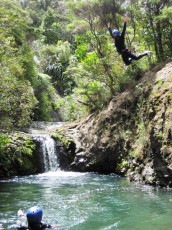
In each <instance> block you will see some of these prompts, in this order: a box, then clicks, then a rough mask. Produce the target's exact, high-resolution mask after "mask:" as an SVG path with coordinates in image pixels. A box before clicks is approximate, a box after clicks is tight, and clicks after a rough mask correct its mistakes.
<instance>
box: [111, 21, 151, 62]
mask: <svg viewBox="0 0 172 230" xmlns="http://www.w3.org/2000/svg"><path fill="white" fill-rule="evenodd" d="M128 20H129V18H128V17H125V18H124V26H123V30H122V33H120V31H119V30H117V29H114V30H112V29H111V27H110V24H109V23H108V30H109V33H110V35H111V36H112V38H113V39H114V43H115V47H116V50H117V52H118V53H119V54H120V55H121V56H122V59H123V61H124V63H125V65H127V66H128V65H130V64H131V63H132V60H139V59H141V58H142V57H144V56H146V55H148V54H151V53H152V52H151V51H145V52H144V53H142V54H140V55H135V54H133V53H132V52H131V51H130V50H129V49H128V48H127V47H126V45H125V32H126V24H127V21H128Z"/></svg>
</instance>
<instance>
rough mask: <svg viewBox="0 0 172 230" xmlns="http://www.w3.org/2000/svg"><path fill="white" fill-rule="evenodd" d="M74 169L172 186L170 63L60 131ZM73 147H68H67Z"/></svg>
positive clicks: (152, 71) (171, 76) (171, 64)
mask: <svg viewBox="0 0 172 230" xmlns="http://www.w3.org/2000/svg"><path fill="white" fill-rule="evenodd" d="M63 133H64V136H65V138H67V139H68V140H69V141H70V145H69V146H68V148H66V154H64V156H63V157H62V160H64V158H65V157H67V158H68V159H69V158H70V159H71V160H70V166H69V168H70V169H72V170H76V171H84V172H86V171H87V172H88V171H93V172H98V173H118V174H121V175H125V176H127V177H128V178H129V179H130V180H131V181H139V182H141V183H144V184H151V185H160V186H168V187H172V62H170V63H167V64H166V65H165V66H164V65H162V64H160V65H158V66H156V67H155V68H154V69H152V70H151V71H149V72H147V73H146V74H145V75H144V76H143V77H142V78H141V79H139V80H137V81H136V82H135V84H133V85H132V86H130V88H128V89H127V90H126V91H125V92H123V93H121V94H118V95H116V96H115V97H114V98H113V99H112V100H111V101H110V103H109V105H108V106H107V107H106V108H105V109H104V110H103V111H101V112H100V113H98V114H91V115H90V116H89V117H87V118H85V119H83V120H82V121H80V122H78V123H75V124H73V125H72V124H70V125H66V126H64V127H63ZM70 146H72V148H70Z"/></svg>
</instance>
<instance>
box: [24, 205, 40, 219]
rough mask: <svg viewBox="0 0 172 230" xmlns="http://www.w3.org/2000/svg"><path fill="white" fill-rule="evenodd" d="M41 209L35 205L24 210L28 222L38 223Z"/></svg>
mask: <svg viewBox="0 0 172 230" xmlns="http://www.w3.org/2000/svg"><path fill="white" fill-rule="evenodd" d="M42 215H43V211H42V209H41V208H39V207H37V206H35V207H32V208H29V209H28V210H27V212H26V217H27V220H28V223H39V222H41V220H42Z"/></svg>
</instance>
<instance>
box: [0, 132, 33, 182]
mask: <svg viewBox="0 0 172 230" xmlns="http://www.w3.org/2000/svg"><path fill="white" fill-rule="evenodd" d="M33 149H34V144H33V143H32V141H31V140H30V138H29V137H27V136H25V135H23V134H17V133H16V134H13V135H7V134H1V135H0V177H1V178H3V177H9V176H14V175H26V174H30V173H33V172H34V171H36V169H35V168H34V164H33V162H34V160H33V157H32V150H33Z"/></svg>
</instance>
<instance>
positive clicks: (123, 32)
mask: <svg viewBox="0 0 172 230" xmlns="http://www.w3.org/2000/svg"><path fill="white" fill-rule="evenodd" d="M126 27H127V23H126V22H124V26H123V30H122V33H121V37H124V36H125V32H126Z"/></svg>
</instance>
